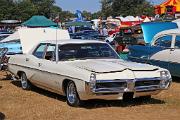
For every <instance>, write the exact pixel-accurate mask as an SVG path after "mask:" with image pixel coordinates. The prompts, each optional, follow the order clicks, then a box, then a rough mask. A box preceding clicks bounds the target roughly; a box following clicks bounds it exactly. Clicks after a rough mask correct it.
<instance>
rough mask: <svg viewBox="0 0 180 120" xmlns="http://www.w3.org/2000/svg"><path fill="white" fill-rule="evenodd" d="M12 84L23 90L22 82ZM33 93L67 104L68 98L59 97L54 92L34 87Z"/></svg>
mask: <svg viewBox="0 0 180 120" xmlns="http://www.w3.org/2000/svg"><path fill="white" fill-rule="evenodd" d="M11 83H12V84H13V85H15V86H16V87H19V88H21V82H20V81H11ZM31 91H32V92H36V93H38V94H40V95H44V96H47V97H50V98H53V99H57V100H60V101H63V102H66V97H64V96H62V95H59V94H56V93H53V92H50V91H47V90H44V89H41V88H38V87H36V86H32V88H31Z"/></svg>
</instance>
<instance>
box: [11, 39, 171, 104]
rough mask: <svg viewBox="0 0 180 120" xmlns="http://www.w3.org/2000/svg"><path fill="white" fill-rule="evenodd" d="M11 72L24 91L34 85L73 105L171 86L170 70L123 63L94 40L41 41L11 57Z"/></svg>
mask: <svg viewBox="0 0 180 120" xmlns="http://www.w3.org/2000/svg"><path fill="white" fill-rule="evenodd" d="M56 43H57V44H56ZM56 46H58V49H56ZM8 69H9V71H10V72H11V73H13V74H14V75H15V76H16V77H17V78H19V79H20V80H21V84H22V88H23V89H29V88H30V86H31V85H32V84H33V85H35V86H38V87H40V88H44V89H46V90H49V91H52V92H55V93H58V94H61V95H65V96H66V97H67V103H68V104H69V105H70V106H78V105H80V103H81V101H82V100H88V99H111V100H113V99H122V98H123V97H127V96H132V97H134V98H135V97H140V96H151V95H154V94H158V93H159V92H160V91H161V90H164V89H168V88H169V86H170V83H171V75H170V73H169V71H168V70H166V69H162V68H159V67H156V66H152V65H146V64H140V63H133V62H127V61H123V60H121V59H119V56H118V54H117V53H116V52H115V51H114V50H113V48H111V46H110V45H109V44H107V43H105V42H100V41H94V40H86V41H84V40H59V41H56V40H54V41H53V40H51V41H44V42H40V43H39V44H37V45H36V46H35V47H34V48H33V49H32V50H31V51H29V52H28V53H27V54H22V55H14V56H11V58H10V59H9V63H8Z"/></svg>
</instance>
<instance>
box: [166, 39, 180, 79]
mask: <svg viewBox="0 0 180 120" xmlns="http://www.w3.org/2000/svg"><path fill="white" fill-rule="evenodd" d="M174 38H175V41H174V44H173V47H172V49H171V50H170V58H169V63H170V64H169V70H170V72H171V74H172V75H173V76H177V77H180V72H179V71H180V35H174Z"/></svg>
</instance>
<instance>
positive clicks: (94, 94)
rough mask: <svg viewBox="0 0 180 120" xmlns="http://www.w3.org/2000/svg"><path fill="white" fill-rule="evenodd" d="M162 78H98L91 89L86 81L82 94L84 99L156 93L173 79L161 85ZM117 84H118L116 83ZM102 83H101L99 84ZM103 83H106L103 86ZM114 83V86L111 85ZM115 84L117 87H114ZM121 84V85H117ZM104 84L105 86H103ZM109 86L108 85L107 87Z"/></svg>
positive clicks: (118, 97)
mask: <svg viewBox="0 0 180 120" xmlns="http://www.w3.org/2000/svg"><path fill="white" fill-rule="evenodd" d="M162 81H163V80H161V79H160V78H143V79H133V80H132V79H130V80H97V81H96V86H95V87H94V89H91V87H90V83H85V86H86V88H85V91H86V93H85V94H80V95H79V96H80V98H81V99H82V100H88V99H108V100H109V99H122V97H123V94H124V93H128V92H129V93H134V98H135V97H140V96H147V95H155V94H158V93H159V92H160V91H162V90H164V89H168V88H169V86H170V84H171V81H172V80H169V81H168V84H167V86H165V87H162V86H161V82H162ZM115 83H116V84H117V85H116V84H115ZM99 84H100V85H99ZM103 84H105V85H104V86H103ZM109 85H110V86H111V85H112V87H110V86H109ZM113 85H114V86H115V87H113ZM118 85H120V86H119V87H117V86H118ZM102 86H103V87H102ZM106 86H108V87H106Z"/></svg>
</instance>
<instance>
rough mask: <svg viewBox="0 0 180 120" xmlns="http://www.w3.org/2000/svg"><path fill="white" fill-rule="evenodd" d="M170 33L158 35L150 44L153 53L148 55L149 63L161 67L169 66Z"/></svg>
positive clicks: (171, 37)
mask: <svg viewBox="0 0 180 120" xmlns="http://www.w3.org/2000/svg"><path fill="white" fill-rule="evenodd" d="M172 39H173V36H172V35H163V36H160V37H158V38H157V39H156V40H155V41H154V42H153V44H152V50H153V52H154V53H153V54H152V55H151V56H150V63H151V64H153V65H157V66H160V67H162V68H166V69H168V68H169V57H170V50H171V46H172Z"/></svg>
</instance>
